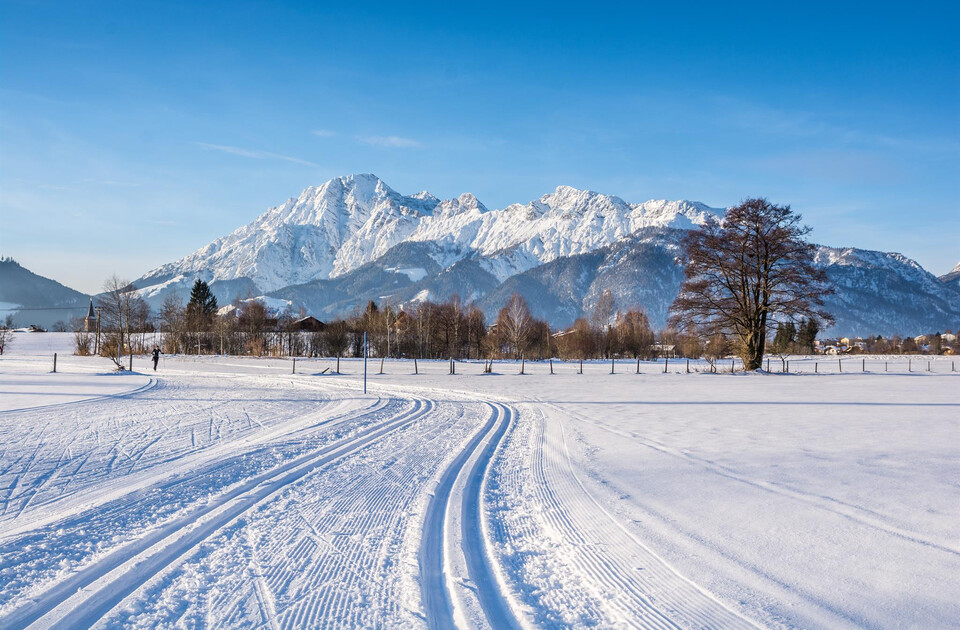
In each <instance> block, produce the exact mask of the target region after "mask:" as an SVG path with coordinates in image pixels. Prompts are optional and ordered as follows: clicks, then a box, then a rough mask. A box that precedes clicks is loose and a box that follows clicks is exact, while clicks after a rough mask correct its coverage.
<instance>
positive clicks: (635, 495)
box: [0, 333, 960, 629]
mask: <svg viewBox="0 0 960 630" xmlns="http://www.w3.org/2000/svg"><path fill="white" fill-rule="evenodd" d="M53 352H58V355H59V356H58V366H57V367H58V371H57V373H56V374H54V373H51V369H52V355H53ZM69 352H70V336H69V335H57V334H55V333H46V334H26V333H24V334H18V335H16V336H15V338H14V341H13V343H12V344H11V345H10V346H9V347H8V352H7V353H6V354H4V355H3V356H2V357H0V627H2V628H5V629H14V628H25V627H35V628H87V627H97V628H105V627H124V628H127V627H131V628H156V627H161V628H197V627H222V628H234V627H244V628H261V627H262V628H423V627H428V628H450V627H462V628H474V627H481V628H482V627H493V628H497V629H501V628H532V627H548V628H566V627H570V628H581V627H599V628H753V627H771V628H843V627H867V628H891V627H906V628H943V627H956V626H957V624H958V620H960V372H951V360H950V358H949V357H946V358H944V357H941V358H934V359H928V358H927V357H914V358H913V359H912V361H911V363H910V365H909V366H908V364H907V359H906V358H902V357H889V358H868V359H867V362H866V365H865V366H864V365H863V364H862V363H861V360H860V359H859V358H856V359H852V358H851V359H845V360H844V363H843V364H842V369H843V373H842V374H841V373H839V370H840V368H841V366H840V365H838V364H837V362H836V359H824V358H820V359H818V360H817V365H816V372H817V373H814V369H815V368H814V360H813V359H802V360H801V359H797V358H795V359H792V360H791V372H792V373H791V374H750V375H746V374H730V373H728V372H722V371H721V372H720V373H717V374H708V373H702V372H701V373H697V370H704V369H705V364H700V363H694V364H692V365H691V369H692V370H693V373H690V374H688V373H686V363H685V362H681V361H677V362H671V363H670V364H669V365H668V366H667V368H666V373H665V372H664V365H663V363H662V362H661V363H657V364H655V363H644V364H642V365H641V366H640V371H641V372H642V373H641V374H636V364H634V363H632V362H620V363H617V364H616V365H615V366H614V368H615V372H616V373H614V374H611V373H610V371H611V369H610V368H611V365H610V364H609V363H588V364H586V365H585V366H584V372H585V373H584V374H579V373H578V372H579V368H580V366H579V364H573V363H561V362H555V363H554V371H555V372H556V373H555V374H552V375H551V374H550V373H549V369H550V368H549V365H548V364H546V363H527V364H526V366H525V370H524V371H525V372H527V374H526V375H523V376H521V375H519V374H518V372H519V366H518V365H516V364H512V363H497V364H495V365H494V374H492V375H482V374H481V371H482V368H483V365H482V363H472V362H461V363H458V364H457V366H456V369H457V374H456V375H449V374H448V371H449V366H448V364H447V363H446V362H420V363H419V366H418V368H419V372H420V373H419V374H417V375H414V374H413V365H412V363H411V362H407V361H387V362H386V363H385V366H384V371H385V372H386V373H385V374H382V375H381V374H378V373H377V372H378V371H379V369H380V363H379V361H371V362H370V365H369V367H370V372H371V374H370V378H369V393H368V394H363V392H362V389H361V387H362V378H361V374H360V369H361V364H360V363H359V362H358V361H356V360H350V361H342V362H341V366H342V371H343V372H344V374H342V375H332V374H331V373H330V372H331V371H332V367H333V362H332V361H330V360H302V359H301V360H298V361H297V365H296V367H297V372H296V374H293V373H291V372H292V367H293V366H292V364H291V362H290V361H289V360H277V359H242V358H226V357H199V358H198V357H173V356H167V357H164V358H163V360H162V362H161V365H160V370H159V371H158V372H156V373H154V372H153V371H152V370H150V369H149V368H148V362H147V360H146V358H142V357H138V358H135V359H134V370H135V373H134V374H129V373H128V374H115V373H112V371H111V366H112V364H111V363H110V362H109V361H107V360H104V359H100V358H92V357H91V358H81V357H73V356H70V354H69ZM928 360H930V361H931V364H930V365H929V371H928V364H927V361H928ZM958 363H960V362H958ZM777 364H779V361H778V360H774V361H773V363H772V367H774V368H776V367H777ZM720 367H721V369H722V368H723V367H724V366H723V365H721V366H720ZM328 368H329V369H328ZM864 368H866V372H863V371H862V370H863V369H864ZM325 369H327V372H326V373H323V372H324V370H325ZM908 370H910V371H908ZM798 371H799V372H800V373H796V372H798Z"/></svg>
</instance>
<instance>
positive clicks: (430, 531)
mask: <svg viewBox="0 0 960 630" xmlns="http://www.w3.org/2000/svg"><path fill="white" fill-rule="evenodd" d="M487 404H488V405H489V406H490V408H491V411H492V413H491V414H490V418H489V420H487V422H486V424H485V425H484V426H483V427H482V428H481V429H480V430H479V431H478V432H477V433H476V435H474V436H473V438H471V440H470V441H469V442H468V443H467V444H466V446H465V447H464V448H463V450H462V451H460V453H458V454H457V456H456V457H455V458H454V460H453V461H452V462H451V463H450V465H449V466H448V467H447V468H446V470H444V472H443V474H442V475H441V477H440V480H439V482H438V483H437V487H436V489H435V491H434V494H433V497H432V498H431V499H430V502H429V504H428V506H427V510H426V513H425V515H424V522H423V535H422V537H421V543H420V553H419V569H420V589H421V597H422V601H423V606H424V609H425V612H426V619H427V626H428V627H429V628H431V629H432V630H433V629H446V628H454V627H456V625H457V624H456V621H455V614H454V604H453V595H452V593H451V588H450V584H451V581H452V580H461V581H462V580H463V579H465V578H468V579H469V580H470V581H471V582H472V583H473V584H474V585H475V587H476V595H477V598H478V600H479V603H480V606H481V608H482V611H483V614H484V616H485V617H486V620H487V622H488V624H489V625H490V627H492V628H496V629H497V630H501V629H503V630H507V629H511V628H519V627H520V626H519V623H518V621H517V618H516V615H515V614H514V612H513V610H512V609H511V607H510V605H509V603H508V602H507V600H506V598H505V596H504V594H503V591H502V587H501V585H500V582H499V580H497V577H496V573H495V570H494V568H493V565H492V559H491V556H490V554H489V553H488V551H487V544H486V536H485V535H484V532H483V520H482V510H481V498H482V496H481V495H482V491H483V487H484V479H485V478H486V476H487V472H488V469H489V465H490V461H491V459H492V457H493V453H494V451H495V450H496V448H497V446H498V445H499V444H500V441H501V440H502V439H503V436H504V435H505V434H506V432H507V430H508V429H509V428H510V426H511V420H512V417H513V410H512V409H510V408H509V407H507V406H506V405H502V404H499V403H487ZM484 441H486V444H485V445H483V447H482V448H481V447H480V445H481V443H482V442H484ZM478 449H480V450H479V451H478ZM471 459H473V461H472V462H470V460H471ZM468 462H470V464H469V466H468ZM461 479H462V480H465V483H464V491H463V495H462V498H461V502H460V505H459V506H457V505H456V503H455V502H454V501H451V498H452V495H453V490H454V486H455V485H456V484H457V482H458V480H461ZM455 511H459V514H458V515H455V514H453V512H455ZM457 516H459V520H460V532H459V535H460V548H461V550H462V552H463V554H464V559H465V561H466V571H467V575H457V576H454V575H447V571H446V570H445V564H446V563H445V557H444V548H445V547H446V543H448V542H450V541H449V540H448V537H449V536H450V535H451V533H452V532H451V530H452V529H453V528H452V527H451V526H450V522H451V521H452V520H455V518H456V517H457ZM453 534H454V535H455V532H453Z"/></svg>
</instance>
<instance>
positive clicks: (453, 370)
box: [450, 357, 456, 374]
mask: <svg viewBox="0 0 960 630" xmlns="http://www.w3.org/2000/svg"><path fill="white" fill-rule="evenodd" d="M455 370H456V368H454V367H453V357H450V373H451V374H456V371H455Z"/></svg>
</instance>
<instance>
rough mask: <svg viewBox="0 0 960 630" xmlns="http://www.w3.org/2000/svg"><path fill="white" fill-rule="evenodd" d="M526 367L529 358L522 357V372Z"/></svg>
mask: <svg viewBox="0 0 960 630" xmlns="http://www.w3.org/2000/svg"><path fill="white" fill-rule="evenodd" d="M526 369H527V358H526V357H520V373H521V374H523V373H524V371H525V370H526Z"/></svg>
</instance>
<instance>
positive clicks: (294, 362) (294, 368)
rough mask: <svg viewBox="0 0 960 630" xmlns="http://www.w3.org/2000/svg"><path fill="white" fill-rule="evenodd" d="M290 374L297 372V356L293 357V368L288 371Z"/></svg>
mask: <svg viewBox="0 0 960 630" xmlns="http://www.w3.org/2000/svg"><path fill="white" fill-rule="evenodd" d="M290 373H291V374H296V373H297V357H293V369H292V370H291V371H290Z"/></svg>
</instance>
